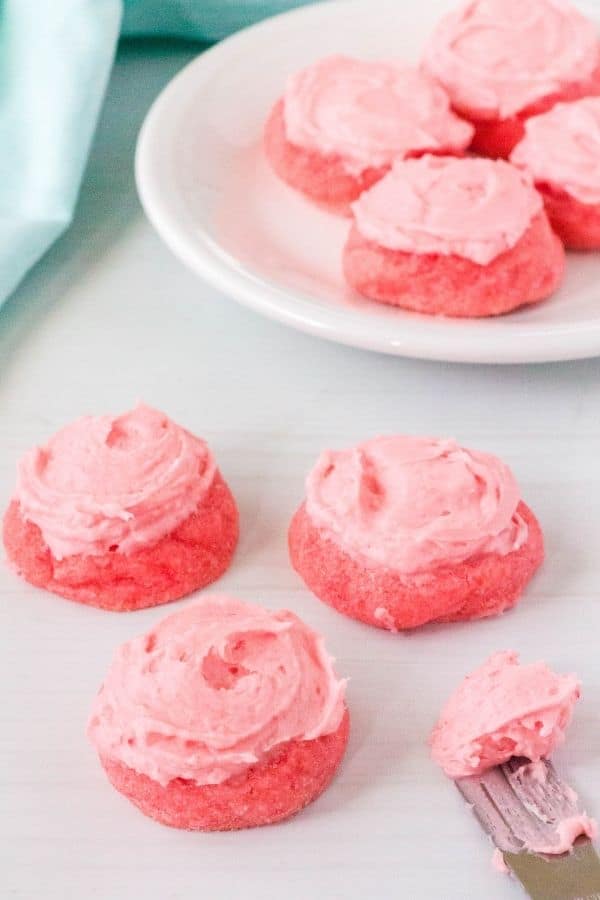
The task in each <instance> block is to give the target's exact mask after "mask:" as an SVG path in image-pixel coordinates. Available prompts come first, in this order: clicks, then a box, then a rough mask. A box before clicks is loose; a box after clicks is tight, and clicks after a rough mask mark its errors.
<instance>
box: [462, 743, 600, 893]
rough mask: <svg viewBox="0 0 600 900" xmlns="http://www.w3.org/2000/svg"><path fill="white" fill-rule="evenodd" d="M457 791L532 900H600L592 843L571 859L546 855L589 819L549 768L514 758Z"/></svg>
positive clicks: (582, 844) (581, 842) (598, 862)
mask: <svg viewBox="0 0 600 900" xmlns="http://www.w3.org/2000/svg"><path fill="white" fill-rule="evenodd" d="M456 785H457V787H458V789H459V791H460V792H461V794H462V795H463V797H464V798H465V800H466V801H467V803H468V804H469V805H470V806H471V807H472V808H473V812H474V813H475V815H476V816H477V818H478V819H479V821H480V822H481V824H482V825H483V827H484V829H485V830H486V831H487V833H488V834H489V835H490V836H491V838H492V840H493V842H494V844H495V845H496V847H497V848H498V849H499V850H500V851H501V853H502V856H503V858H504V862H505V863H506V865H507V866H508V868H509V869H511V870H512V872H513V873H514V874H515V875H516V877H517V878H518V879H519V881H520V882H521V884H522V885H523V887H524V888H525V890H526V891H527V893H528V894H529V896H530V897H531V898H532V900H600V859H599V858H598V856H597V854H596V851H595V850H594V847H593V846H592V842H591V841H590V839H589V838H588V837H579V838H578V839H577V840H576V841H575V844H574V846H573V850H572V851H571V852H570V853H561V854H558V855H557V854H554V855H552V854H551V853H547V852H542V850H543V849H544V850H545V849H550V848H559V847H560V843H561V837H562V836H563V835H564V834H567V835H568V834H569V832H570V830H571V828H572V827H573V825H574V824H575V823H577V822H578V821H580V820H581V818H582V817H584V816H585V814H584V813H583V812H582V811H581V809H580V808H579V805H578V798H577V794H576V793H575V791H574V790H573V789H572V788H570V787H569V786H568V785H567V784H565V783H564V782H563V781H561V779H560V778H559V777H558V775H557V774H556V772H555V770H554V767H553V766H552V765H551V763H549V762H548V761H547V760H543V761H541V762H537V763H530V762H529V760H528V759H523V758H517V757H513V758H512V759H510V760H509V761H508V762H507V763H505V764H504V765H502V766H496V767H495V768H493V769H489V770H488V771H487V772H484V773H483V775H477V776H471V777H468V778H458V779H457V780H456ZM529 848H533V851H532V849H529Z"/></svg>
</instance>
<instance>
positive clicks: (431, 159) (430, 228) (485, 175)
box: [352, 155, 542, 265]
mask: <svg viewBox="0 0 600 900" xmlns="http://www.w3.org/2000/svg"><path fill="white" fill-rule="evenodd" d="M541 209H542V200H541V197H540V196H539V194H538V193H537V191H536V190H535V189H534V187H533V184H532V183H531V180H530V178H529V176H528V175H527V174H526V173H525V172H521V171H519V170H518V169H517V168H515V167H514V166H511V165H510V163H507V162H505V161H504V160H492V159H456V158H455V157H440V156H432V155H427V156H423V157H421V158H420V159H407V160H404V161H403V162H397V163H395V164H394V166H393V168H392V169H391V170H390V172H388V174H387V175H386V176H385V177H384V178H382V179H381V181H378V182H377V184H375V185H374V186H373V187H372V188H370V189H369V190H368V191H365V192H364V193H363V194H361V196H360V197H359V198H358V200H357V201H356V202H355V203H353V204H352V211H353V213H354V218H355V222H356V227H357V228H358V230H359V231H360V233H361V234H362V235H363V237H365V238H366V239H367V240H369V241H373V242H375V243H376V244H379V245H380V246H381V247H387V248H388V249H390V250H401V251H403V252H405V253H420V254H423V253H434V254H442V255H444V256H450V255H456V256H461V257H463V258H465V259H470V260H471V261H472V262H475V263H478V264H479V265H487V264H488V263H489V262H491V261H492V260H493V259H495V258H496V257H497V256H499V255H500V254H501V253H504V252H506V251H507V250H510V249H511V247H514V245H515V244H516V243H517V241H518V240H519V239H520V238H521V237H522V235H523V234H524V232H525V231H526V230H527V228H528V227H529V225H530V224H531V221H532V219H533V218H534V216H535V215H537V214H538V213H539V212H540V211H541Z"/></svg>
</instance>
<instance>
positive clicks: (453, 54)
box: [424, 0, 600, 119]
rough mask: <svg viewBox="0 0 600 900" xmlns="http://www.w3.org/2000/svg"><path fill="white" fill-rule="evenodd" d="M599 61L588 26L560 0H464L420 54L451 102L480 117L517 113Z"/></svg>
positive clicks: (581, 75)
mask: <svg viewBox="0 0 600 900" xmlns="http://www.w3.org/2000/svg"><path fill="white" fill-rule="evenodd" d="M599 62H600V51H599V44H598V36H597V34H596V29H595V27H594V25H593V24H592V22H590V21H588V20H587V19H586V18H585V17H584V16H583V15H582V14H581V13H580V12H579V11H578V10H577V9H575V8H574V7H573V6H572V5H571V4H570V3H566V2H564V0H468V2H466V3H463V4H461V5H460V6H459V7H458V9H456V10H454V11H453V12H451V13H449V14H448V15H447V16H445V17H444V18H443V19H442V20H441V21H440V23H439V24H438V26H437V28H436V30H435V31H434V34H433V37H432V38H431V41H430V43H429V45H428V47H427V49H426V51H425V56H424V67H425V69H426V70H427V71H428V72H429V73H430V74H431V75H433V76H434V77H435V78H437V79H439V81H440V82H441V83H442V84H443V85H444V87H445V88H446V90H447V91H448V93H449V94H450V98H451V100H452V103H453V104H454V106H455V107H456V108H457V109H462V110H467V111H469V113H470V114H471V115H473V116H476V117H478V118H481V119H486V118H487V119H496V118H500V119H505V118H508V117H510V116H512V115H515V114H516V113H518V112H520V111H521V110H523V109H525V108H526V107H527V106H529V105H530V104H532V103H534V102H535V101H536V100H541V99H542V98H543V97H548V96H550V95H551V94H554V93H555V92H557V91H560V90H561V89H562V88H564V86H565V85H566V84H572V83H576V82H580V81H585V80H586V79H587V78H589V76H590V75H592V73H593V72H594V69H595V68H596V66H597V65H598V63H599Z"/></svg>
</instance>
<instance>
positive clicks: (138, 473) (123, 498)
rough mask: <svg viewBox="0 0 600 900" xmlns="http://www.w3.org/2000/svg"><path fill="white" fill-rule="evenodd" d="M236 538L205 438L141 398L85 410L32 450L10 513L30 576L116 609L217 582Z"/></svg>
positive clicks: (13, 549) (14, 549) (8, 538)
mask: <svg viewBox="0 0 600 900" xmlns="http://www.w3.org/2000/svg"><path fill="white" fill-rule="evenodd" d="M237 538H238V513H237V507H236V504H235V501H234V499H233V496H232V494H231V492H230V490H229V488H228V487H227V485H226V484H225V482H224V480H223V478H222V476H221V474H220V473H219V470H218V468H217V465H216V462H215V459H214V457H213V455H212V453H211V452H210V450H209V448H208V447H207V445H206V444H205V442H204V441H202V440H200V438H197V437H194V435H192V434H190V433H189V432H188V431H185V430H184V429H183V428H181V427H180V426H179V425H176V424H175V423H174V422H172V421H171V420H170V419H169V418H167V416H165V415H164V414H163V413H161V412H158V411H157V410H154V409H150V408H149V407H147V406H143V405H142V406H138V407H137V408H136V409H134V410H133V411H131V412H128V413H125V414H124V415H122V416H116V417H115V416H85V417H84V418H81V419H77V420H76V421H75V422H73V423H72V424H70V425H67V426H66V427H65V428H63V429H62V430H61V431H59V432H58V433H57V434H55V435H54V436H53V437H52V438H50V440H49V441H48V443H47V444H46V445H45V446H43V447H36V448H34V449H33V450H30V451H29V452H28V453H27V454H26V455H25V456H24V457H23V459H22V460H21V461H20V463H19V466H18V478H17V486H16V490H15V493H14V496H13V499H12V501H11V503H10V506H9V508H8V510H7V512H6V514H5V517H4V544H5V547H6V551H7V554H8V558H9V560H10V561H11V562H12V564H13V565H14V566H15V567H16V569H17V570H18V572H19V573H20V574H21V575H22V576H23V578H25V579H26V580H27V581H29V582H31V584H34V585H36V586H38V587H43V588H46V589H47V590H49V591H52V592H54V593H56V594H60V595H61V596H63V597H67V598H68V599H70V600H76V601H78V602H79V603H86V604H89V605H91V606H100V607H103V608H104V609H111V610H119V611H121V610H132V609H140V608H142V607H146V606H155V605H156V604H159V603H166V602H168V601H169V600H175V599H177V598H178V597H182V596H184V595H185V594H189V593H190V592H191V591H194V590H196V589H197V588H200V587H204V586H205V585H207V584H209V583H210V582H212V581H214V580H215V579H216V578H218V577H219V576H220V575H221V574H222V573H223V572H224V571H225V569H226V568H227V567H228V565H229V563H230V561H231V558H232V555H233V552H234V549H235V546H236V543H237Z"/></svg>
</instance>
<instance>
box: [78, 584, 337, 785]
mask: <svg viewBox="0 0 600 900" xmlns="http://www.w3.org/2000/svg"><path fill="white" fill-rule="evenodd" d="M344 693H345V681H343V680H340V679H338V678H337V677H336V674H335V672H334V670H333V660H332V658H331V657H330V656H329V655H328V654H327V652H326V650H325V646H324V643H323V639H322V638H321V637H319V636H318V635H317V634H316V633H315V632H314V631H312V630H311V629H310V628H308V626H307V625H305V624H304V623H303V622H302V621H301V620H300V619H298V617H297V616H295V615H294V614H293V613H292V612H288V611H285V610H281V611H278V612H271V611H269V610H266V609H263V608H261V607H260V606H255V605H251V604H249V603H243V602H242V601H241V600H236V599H234V598H231V597H210V598H206V599H203V600H200V601H197V602H195V603H192V604H190V605H188V606H186V607H184V608H183V609H181V610H179V611H178V612H176V613H174V614H173V615H171V616H168V617H167V618H166V619H163V620H162V621H161V622H160V623H159V624H158V625H157V626H156V627H155V628H154V629H153V630H152V631H151V632H149V633H148V634H145V635H141V636H140V637H136V638H134V639H133V640H131V641H129V642H128V643H126V644H123V646H121V647H119V648H118V650H117V651H116V653H115V656H114V658H113V661H112V665H111V667H110V669H109V672H108V675H107V677H106V678H105V680H104V683H103V685H102V687H101V689H100V692H99V694H98V696H97V697H96V699H95V702H94V705H93V708H92V712H91V716H90V720H89V723H88V736H89V738H90V740H91V742H92V744H93V745H94V746H95V747H96V750H97V751H98V753H99V755H100V756H101V757H102V758H106V759H109V760H111V761H116V762H120V763H123V764H124V765H126V766H129V767H130V768H131V769H134V770H135V771H136V772H138V773H140V774H144V775H148V776H149V777H150V778H152V779H154V780H155V781H157V782H159V783H160V784H162V785H166V784H168V783H169V782H170V781H171V780H172V779H174V778H184V779H188V780H190V781H193V782H195V783H196V784H198V785H203V784H219V783H220V782H222V781H225V780H226V779H228V778H229V777H231V776H232V775H235V774H237V773H240V772H242V771H244V770H245V769H247V768H248V767H249V766H251V765H253V764H255V763H257V762H260V761H261V760H262V759H263V758H264V757H265V755H266V754H267V753H268V752H269V751H270V750H271V749H273V748H274V747H276V746H277V745H279V744H282V743H284V742H286V741H290V740H302V741H309V740H313V739H315V738H318V737H320V736H321V735H325V734H330V733H331V732H333V731H335V730H336V729H337V728H338V726H339V725H340V722H341V720H342V717H343V714H344V709H345V705H344Z"/></svg>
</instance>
